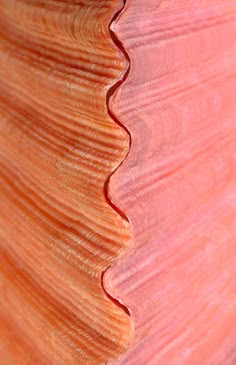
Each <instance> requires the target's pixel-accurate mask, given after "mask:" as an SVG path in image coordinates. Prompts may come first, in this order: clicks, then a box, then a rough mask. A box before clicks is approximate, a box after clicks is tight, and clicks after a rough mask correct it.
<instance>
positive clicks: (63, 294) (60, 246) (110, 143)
mask: <svg viewBox="0 0 236 365" xmlns="http://www.w3.org/2000/svg"><path fill="white" fill-rule="evenodd" d="M122 6H123V3H122V2H121V1H120V0H112V1H107V0H99V1H97V0H86V1H85V0H82V1H77V0H64V1H63V0H43V1H42V0H40V1H39V0H31V1H28V0H1V1H0V194H1V199H0V262H1V265H0V322H1V325H0V364H1V365H13V364H17V365H23V364H24V365H26V364H27V365H32V364H33V365H37V364H38V365H48V364H50V365H65V364H67V365H72V364H73V365H80V364H81V365H85V364H86V365H90V364H91V365H92V364H94V365H99V364H104V363H106V362H108V361H109V360H110V359H112V358H114V357H116V356H118V355H119V354H120V353H121V352H123V351H124V350H125V349H126V347H127V345H128V343H129V341H130V336H131V323H130V317H129V316H128V315H127V314H126V313H125V312H124V310H123V308H120V307H119V306H118V305H117V304H116V303H113V301H112V300H111V299H110V298H108V296H107V295H106V294H105V292H104V290H103V286H102V279H101V278H102V273H103V272H104V271H105V270H106V269H107V267H109V266H110V265H112V264H113V263H114V262H115V261H116V260H117V259H118V257H119V256H120V254H121V252H122V251H123V249H124V248H125V247H127V246H128V245H129V242H130V231H129V223H128V222H127V221H126V220H125V219H124V218H123V217H122V216H121V215H120V214H118V213H117V212H116V211H115V210H114V208H113V207H111V206H110V205H109V202H108V201H107V197H106V196H105V194H104V185H105V184H106V182H107V181H108V180H109V176H110V175H111V174H112V172H113V171H114V170H115V169H116V168H117V167H118V166H119V165H120V163H121V162H122V161H123V160H124V159H125V157H126V155H127V152H128V150H129V138H128V135H127V133H126V132H125V130H124V129H123V128H121V127H120V125H118V124H117V123H116V122H115V121H114V120H113V119H112V118H111V116H110V115H109V113H108V110H107V103H106V98H107V93H108V92H109V89H110V88H112V87H113V85H114V84H116V83H117V81H118V80H122V78H123V75H124V73H125V70H126V68H127V64H126V60H125V59H124V57H123V55H122V54H121V53H120V52H119V50H118V48H117V46H116V45H115V44H114V42H113V40H112V38H111V35H110V31H109V25H110V22H111V19H112V18H113V17H114V14H116V13H117V12H118V11H119V9H121V8H122Z"/></svg>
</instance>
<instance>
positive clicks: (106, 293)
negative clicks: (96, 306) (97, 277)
mask: <svg viewBox="0 0 236 365" xmlns="http://www.w3.org/2000/svg"><path fill="white" fill-rule="evenodd" d="M109 268H110V266H109V267H108V268H107V270H108V269H109ZM107 270H105V271H103V273H102V282H103V277H104V275H105V273H106V271H107ZM104 291H105V295H106V297H107V298H108V299H109V300H110V301H112V302H113V303H114V304H115V305H116V306H117V307H119V308H120V309H122V310H123V311H124V312H125V313H126V314H127V315H128V316H130V312H129V309H128V308H127V307H126V306H125V305H124V304H122V303H121V302H119V300H118V299H115V298H114V297H112V296H111V295H110V294H109V293H108V292H107V291H106V290H105V289H104Z"/></svg>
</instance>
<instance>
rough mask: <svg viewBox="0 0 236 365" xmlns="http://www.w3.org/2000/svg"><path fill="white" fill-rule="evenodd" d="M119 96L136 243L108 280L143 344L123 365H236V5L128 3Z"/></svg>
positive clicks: (118, 183)
mask: <svg viewBox="0 0 236 365" xmlns="http://www.w3.org/2000/svg"><path fill="white" fill-rule="evenodd" d="M112 29H113V31H114V32H115V33H116V35H117V36H118V38H119V39H120V40H121V41H122V43H123V46H124V47H125V49H126V51H127V52H128V54H129V56H130V59H131V70H130V74H129V77H128V79H127V81H126V82H125V83H124V84H123V85H122V86H121V88H119V90H118V91H117V93H116V94H115V96H114V98H113V99H112V101H111V108H112V110H113V112H114V113H115V114H116V115H117V117H118V119H119V120H120V121H121V122H122V123H124V124H125V126H126V127H127V128H128V129H129V131H130V133H131V137H132V145H131V151H130V154H129V156H128V159H127V160H126V161H125V163H124V164H123V166H122V168H120V169H119V170H118V171H117V173H116V174H115V175H113V177H112V179H111V184H110V190H109V193H110V195H111V196H112V199H113V201H114V202H115V204H117V205H119V207H120V209H121V210H122V211H123V212H124V213H125V214H126V215H127V216H128V218H129V219H130V221H131V224H132V229H133V235H134V247H133V249H132V250H131V251H130V252H129V255H128V256H127V257H124V258H123V259H122V261H120V262H119V263H118V264H117V265H115V266H113V267H112V268H111V269H109V270H108V271H107V273H106V275H105V281H104V282H105V287H106V288H107V290H108V291H109V292H110V293H111V294H112V295H113V296H114V297H117V298H119V300H121V301H122V302H123V303H125V305H127V306H128V308H129V310H130V313H131V318H133V319H134V321H135V340H134V342H133V345H132V347H131V348H130V349H129V351H128V352H127V353H126V354H125V356H123V357H122V358H121V359H120V360H119V361H115V362H112V363H111V364H116V365H118V364H119V365H137V364H138V365H157V364H158V365H200V364H201V365H225V364H226V365H234V364H235V358H236V357H235V348H236V342H235V328H236V281H235V274H236V272H235V270H236V268H235V262H236V123H235V120H236V107H235V92H236V1H235V0H229V1H222V0H221V1H220V0H216V1H211V0H204V1H195V0H171V1H168V0H163V1H157V0H147V1H143V0H128V1H127V4H126V7H125V10H124V12H123V13H122V14H121V16H120V17H119V18H118V19H117V21H116V22H115V23H114V24H113V26H112Z"/></svg>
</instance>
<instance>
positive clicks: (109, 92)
mask: <svg viewBox="0 0 236 365" xmlns="http://www.w3.org/2000/svg"><path fill="white" fill-rule="evenodd" d="M126 2H127V0H124V5H123V7H121V9H120V10H119V11H118V12H117V13H116V14H115V15H114V16H113V18H112V20H111V22H110V24H109V31H110V35H111V38H112V40H113V42H114V43H115V45H116V46H117V48H118V49H119V50H120V51H121V53H123V55H124V57H125V58H126V60H127V61H128V67H127V69H126V71H125V73H124V75H123V76H122V78H121V79H119V80H118V81H117V82H116V83H115V84H114V85H113V86H111V87H110V89H109V90H108V92H107V95H106V102H107V110H108V114H109V115H110V117H111V118H112V119H113V120H114V122H115V123H116V124H118V125H119V126H120V127H121V128H122V129H124V130H125V132H126V133H127V136H128V138H129V149H128V152H127V154H126V156H125V158H124V160H123V161H121V162H120V164H119V165H118V166H117V167H116V169H115V170H114V171H112V173H111V174H110V176H109V177H108V178H107V180H106V182H105V184H104V193H105V197H106V200H107V202H108V204H109V205H110V206H111V207H112V208H113V209H114V210H115V211H116V212H117V213H118V214H119V215H120V216H121V217H122V218H123V219H124V220H126V221H127V222H129V219H128V217H127V216H126V215H125V214H124V213H123V212H122V211H121V210H120V209H119V208H118V207H117V206H116V205H115V204H114V203H113V202H112V201H111V199H110V197H109V194H108V186H109V183H110V179H111V177H112V176H113V175H114V173H115V172H116V171H117V169H119V167H120V166H121V165H122V164H123V163H124V161H125V160H126V158H127V156H128V154H129V151H130V148H131V134H130V132H129V130H128V129H127V128H126V127H125V126H124V125H123V124H122V123H121V122H120V121H119V119H118V118H117V117H116V115H115V114H114V113H113V112H112V110H111V109H110V107H109V102H110V98H111V97H112V96H113V94H114V93H115V92H116V90H117V89H119V87H120V86H121V85H122V84H123V83H124V82H125V80H126V79H127V77H128V75H129V72H130V58H129V55H128V53H127V52H126V50H125V48H124V46H123V44H122V42H121V41H120V40H119V39H118V38H117V36H116V34H115V33H114V32H113V31H112V30H111V25H112V23H113V22H114V21H115V20H116V19H117V18H118V17H119V15H120V14H121V13H122V11H123V10H124V8H125V4H126Z"/></svg>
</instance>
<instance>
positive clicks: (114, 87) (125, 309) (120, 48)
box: [101, 0, 134, 364]
mask: <svg viewBox="0 0 236 365" xmlns="http://www.w3.org/2000/svg"><path fill="white" fill-rule="evenodd" d="M122 2H123V5H122V6H121V7H120V9H119V10H118V11H117V12H116V13H115V14H114V16H113V17H112V19H111V21H110V23H109V27H108V28H109V32H110V36H111V39H112V41H113V42H114V45H115V46H116V47H117V49H118V51H119V52H120V54H121V55H122V56H123V57H124V60H125V61H126V64H127V67H126V69H125V70H124V72H123V74H121V76H120V78H119V79H118V80H117V81H116V82H115V83H114V84H113V85H112V86H111V87H110V88H109V89H108V91H107V94H106V105H107V112H108V115H109V116H110V117H111V119H112V120H113V121H114V123H116V124H117V125H119V126H120V128H122V129H123V130H124V131H125V133H126V134H127V137H128V143H129V147H128V151H127V154H126V156H125V157H124V158H123V160H122V161H121V162H120V163H119V164H118V165H117V166H116V167H115V168H114V169H113V171H112V172H111V173H110V175H109V176H108V177H107V179H106V181H105V183H104V195H105V198H106V201H107V203H108V204H109V205H110V207H111V208H112V209H113V210H115V211H116V213H117V214H119V216H120V217H121V218H122V219H123V220H124V221H125V222H127V223H129V224H130V226H131V223H130V221H129V218H128V216H127V215H126V214H125V213H124V212H123V211H122V210H120V209H119V207H118V206H117V205H116V204H115V203H114V202H113V201H112V197H111V196H110V194H109V185H110V181H111V178H112V177H113V175H114V174H115V173H116V172H117V170H118V169H119V168H120V167H121V165H123V164H124V162H125V161H126V159H127V158H128V156H129V153H130V150H131V145H132V137H131V133H130V131H129V130H128V128H127V127H126V126H125V125H124V124H123V123H122V122H121V121H120V120H119V119H118V117H117V116H116V115H115V113H114V112H113V111H112V109H111V107H110V101H111V98H112V97H113V96H114V94H115V93H116V92H117V90H118V89H119V88H120V87H121V85H123V83H124V82H125V81H126V79H127V78H128V76H129V73H130V68H131V59H130V57H129V54H128V52H127V51H126V49H125V47H124V46H123V44H122V42H121V41H120V39H119V38H118V36H117V35H116V33H115V32H114V31H113V30H112V25H113V23H115V22H116V20H117V19H118V18H119V16H121V15H122V13H123V12H124V11H125V9H126V3H127V0H122ZM131 237H132V235H131ZM123 253H125V252H124V250H123V251H122V253H121V255H122V254H123ZM121 255H120V256H119V258H120V257H121ZM116 263H117V262H116ZM116 263H115V264H116ZM112 266H113V265H109V266H108V267H107V268H106V270H104V271H103V272H102V275H101V285H102V288H103V290H104V293H105V295H106V297H107V298H109V300H110V301H112V302H113V303H114V304H115V305H116V306H117V307H118V308H120V309H122V310H123V312H124V313H125V315H126V316H129V317H130V318H131V314H130V311H129V308H128V306H126V305H125V304H124V303H122V302H121V301H120V300H119V299H118V298H115V297H114V296H113V295H112V294H111V293H109V289H108V288H107V287H106V285H105V279H104V276H105V275H106V272H107V271H108V270H109V269H110V268H111V267H112ZM131 327H132V329H133V328H134V325H133V321H132V320H131ZM130 337H131V338H132V337H133V331H132V333H131V336H130ZM130 342H131V339H130ZM127 350H128V347H127ZM120 355H122V354H120ZM113 360H114V359H111V360H109V361H108V362H107V363H106V364H109V363H110V362H111V361H113Z"/></svg>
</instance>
